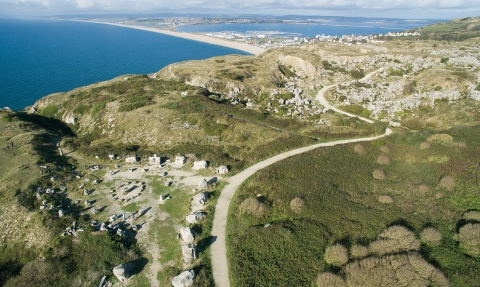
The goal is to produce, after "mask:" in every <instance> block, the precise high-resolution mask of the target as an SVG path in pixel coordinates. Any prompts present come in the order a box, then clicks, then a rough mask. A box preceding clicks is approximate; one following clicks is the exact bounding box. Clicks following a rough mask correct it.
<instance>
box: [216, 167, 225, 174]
mask: <svg viewBox="0 0 480 287" xmlns="http://www.w3.org/2000/svg"><path fill="white" fill-rule="evenodd" d="M216 172H217V173H218V174H227V173H228V167H227V166H226V165H221V166H219V167H218V168H217V169H216Z"/></svg>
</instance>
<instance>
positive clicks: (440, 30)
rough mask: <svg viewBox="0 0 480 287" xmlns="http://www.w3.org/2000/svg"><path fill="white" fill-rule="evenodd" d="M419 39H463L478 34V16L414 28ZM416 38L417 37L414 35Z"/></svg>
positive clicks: (475, 36) (479, 32) (479, 18)
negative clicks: (417, 32)
mask: <svg viewBox="0 0 480 287" xmlns="http://www.w3.org/2000/svg"><path fill="white" fill-rule="evenodd" d="M416 30H417V31H419V32H420V33H421V36H420V39H425V40H439V41H456V42H458V41H465V40H467V39H471V38H477V37H479V36H480V17H467V18H459V19H454V20H451V21H448V22H442V23H437V24H433V25H429V26H425V27H422V28H419V29H416ZM415 38H418V37H415Z"/></svg>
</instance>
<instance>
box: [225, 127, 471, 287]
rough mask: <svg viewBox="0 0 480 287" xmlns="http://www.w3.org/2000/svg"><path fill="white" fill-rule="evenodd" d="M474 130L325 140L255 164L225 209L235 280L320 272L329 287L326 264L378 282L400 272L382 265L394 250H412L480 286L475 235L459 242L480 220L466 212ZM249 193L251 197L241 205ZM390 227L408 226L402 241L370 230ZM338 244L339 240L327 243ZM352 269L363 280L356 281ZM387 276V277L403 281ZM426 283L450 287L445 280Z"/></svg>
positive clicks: (270, 281)
mask: <svg viewBox="0 0 480 287" xmlns="http://www.w3.org/2000/svg"><path fill="white" fill-rule="evenodd" d="M479 131H480V130H479V127H478V126H475V127H467V126H456V127H454V128H451V129H449V130H444V131H433V130H423V131H421V132H415V133H412V132H405V131H404V132H401V131H397V133H396V134H394V135H393V136H391V137H388V138H386V139H382V140H378V141H374V142H371V143H363V144H356V145H353V144H352V145H346V146H337V147H332V148H322V149H318V150H315V151H313V152H310V153H307V154H304V155H299V156H295V157H293V158H290V159H287V160H284V161H282V162H280V163H277V164H275V165H273V166H272V167H269V168H266V169H264V170H261V171H260V172H258V173H257V174H255V175H254V176H253V177H252V178H250V179H249V180H248V181H247V182H246V183H245V184H244V185H243V186H242V187H241V189H240V190H239V191H237V194H236V196H235V200H234V202H233V204H232V205H231V207H230V216H229V219H228V235H227V238H228V258H229V260H230V263H229V264H230V270H231V271H230V272H231V274H232V275H231V279H232V283H233V285H234V286H253V285H262V286H288V285H291V286H312V285H314V284H315V282H317V276H319V275H320V274H322V275H321V276H323V277H320V278H323V279H319V281H318V282H319V283H318V284H319V285H318V286H333V285H329V283H325V282H330V284H333V283H331V282H333V281H325V282H324V280H327V279H325V278H326V277H329V276H330V275H331V274H330V275H328V274H327V275H325V274H324V272H329V273H332V274H334V275H335V276H337V277H338V278H337V277H335V278H337V279H338V280H340V281H342V282H343V281H345V282H346V284H347V285H348V286H385V284H386V283H385V282H387V281H385V280H387V279H386V278H384V279H382V280H383V283H380V282H377V283H375V280H379V279H378V278H381V277H380V276H387V277H388V276H400V275H398V274H401V273H399V271H396V272H397V275H395V272H394V274H393V275H392V274H391V273H389V272H391V271H389V270H388V269H382V268H384V267H380V266H387V265H381V264H400V263H398V262H400V261H401V260H404V259H402V257H401V256H403V255H400V254H410V255H408V256H417V255H414V254H419V256H420V257H418V260H420V261H422V262H423V260H425V263H418V264H423V266H425V268H427V267H428V266H431V267H428V268H435V269H437V270H439V271H438V272H441V273H442V274H444V275H445V276H446V278H447V280H448V281H449V282H450V284H451V286H479V285H478V284H479V282H480V278H479V277H478V272H477V271H478V270H480V260H479V257H478V256H479V255H480V253H477V251H476V250H478V247H479V246H480V241H479V238H478V236H477V237H476V238H475V237H471V238H470V237H468V238H470V239H467V237H465V238H463V239H460V240H459V238H460V237H459V235H458V234H459V231H460V230H462V228H464V226H467V225H468V224H473V225H474V226H475V228H477V227H480V225H479V221H478V220H479V218H476V219H474V218H472V217H469V216H465V214H467V213H469V212H470V213H471V212H472V211H475V212H477V213H476V214H480V213H478V211H480V201H479V200H478V198H479V195H480V194H479V192H478V188H477V186H478V185H479V183H480V182H479V179H478V173H479V172H480V170H479V166H478V158H479V156H480V154H478V150H479V146H478V142H479V138H478V135H479V134H480V132H479ZM248 201H252V202H253V201H255V203H252V202H249V203H250V204H249V205H248V206H250V208H247V207H246V206H247V205H246V204H247V202H248ZM392 226H402V227H405V228H406V231H404V235H400V237H395V238H403V239H398V240H399V241H398V242H397V241H395V240H393V239H392V241H386V240H385V239H383V241H381V242H380V243H379V242H378V239H377V237H378V236H379V235H380V234H381V233H382V231H383V230H385V229H386V228H388V227H392ZM426 228H433V229H434V230H435V231H438V236H439V239H437V241H435V242H432V241H430V240H429V238H430V237H428V235H426V234H428V232H429V231H426V233H425V232H424V231H425V229H426ZM433 233H435V232H433ZM405 234H406V235H405ZM408 234H412V235H408ZM435 234H437V233H435ZM395 236H399V235H395ZM408 236H411V238H412V239H409V240H411V243H408V244H413V243H415V244H419V243H421V245H420V244H419V245H418V247H410V245H406V242H405V241H402V240H406V238H407V237H408ZM415 238H416V239H415ZM462 240H466V241H468V242H469V243H468V244H467V243H466V242H462ZM375 241H377V242H375ZM337 244H339V245H341V246H343V247H344V248H343V249H342V248H340V249H339V250H336V251H332V249H329V248H330V247H334V246H336V245H337ZM407 246H408V247H407ZM335 248H337V247H335ZM329 252H330V253H329ZM412 252H414V253H412ZM415 252H418V253H415ZM415 258H417V257H415ZM422 258H423V259H422ZM398 260H400V261H398ZM410 260H411V259H410ZM367 261H368V262H369V263H367ZM387 261H388V262H392V263H385V262H387ZM393 261H396V262H397V263H393ZM382 262H383V263H382ZM355 264H357V265H355ZM358 264H360V265H358ZM368 264H370V265H368ZM376 264H380V265H376ZM402 264H404V263H402ZM355 266H357V267H355ZM367 266H370V268H373V269H371V272H377V273H375V274H377V275H376V276H373V277H368V276H369V275H367V274H368V272H370V271H368V270H367V269H362V268H367ZM394 266H395V265H394ZM355 268H359V269H358V271H355V272H360V274H363V275H364V276H366V277H365V278H367V279H368V278H369V279H368V280H367V279H365V278H364V279H365V280H366V281H362V282H363V283H362V282H360V281H358V280H359V278H360V277H358V276H359V274H357V273H355V272H354V271H353V270H354V269H355ZM395 268H396V267H395ZM422 268H423V267H422ZM355 270H356V269H355ZM375 270H376V271H375ZM415 270H416V271H415ZM415 270H414V271H408V272H412V273H410V275H408V276H407V275H405V274H404V275H405V276H406V277H398V278H403V279H405V280H407V282H408V280H410V281H411V280H413V277H409V276H414V274H415V272H420V273H421V272H425V271H422V270H420V269H415ZM432 270H433V269H432ZM352 272H354V273H352ZM405 272H407V270H405ZM435 272H437V271H435ZM380 274H384V275H380ZM407 274H408V273H407ZM438 274H439V275H438V276H440V277H441V276H443V275H441V274H440V273H438ZM402 276H403V275H402ZM324 277H325V278H324ZM330 277H331V276H330ZM440 277H438V278H440ZM375 278H377V279H375ZM364 279H362V280H364ZM328 280H330V279H328ZM389 280H390V279H389ZM432 280H433V279H432ZM435 280H436V279H435ZM435 280H434V281H435ZM439 280H440V279H439ZM321 282H323V283H321ZM355 282H356V283H355ZM394 282H397V283H394ZM394 282H392V283H391V285H390V283H389V284H387V285H388V286H403V285H401V284H400V283H398V281H396V279H395V280H394ZM412 282H413V281H411V282H410V284H413V283H412ZM432 282H433V281H432ZM441 282H443V283H441ZM322 284H324V285H322ZM344 284H345V283H344ZM398 284H400V285H398ZM419 284H420V283H419ZM429 284H432V285H428V286H448V285H445V284H447V283H445V281H442V280H440V281H437V283H429ZM335 286H337V285H335ZM338 286H342V285H338ZM343 286H345V285H343ZM408 286H411V285H408Z"/></svg>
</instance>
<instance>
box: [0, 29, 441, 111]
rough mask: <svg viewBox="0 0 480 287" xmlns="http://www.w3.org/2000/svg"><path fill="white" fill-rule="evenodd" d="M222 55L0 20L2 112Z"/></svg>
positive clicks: (126, 32)
mask: <svg viewBox="0 0 480 287" xmlns="http://www.w3.org/2000/svg"><path fill="white" fill-rule="evenodd" d="M431 22H435V21H428V22H420V23H417V22H413V23H412V22H405V21H401V20H399V21H393V22H392V21H379V20H375V21H367V22H345V21H343V22H335V21H331V22H327V23H318V24H297V25H296V24H221V25H220V24H218V25H195V26H183V27H179V28H178V30H179V31H184V32H220V31H226V30H228V31H237V32H242V33H245V32H246V31H279V32H283V33H285V34H284V35H288V34H290V36H302V37H314V36H315V35H317V34H325V35H339V36H341V35H343V34H362V35H366V34H374V33H386V32H388V31H399V30H405V29H410V28H414V27H418V26H422V25H428V24H430V23H431ZM226 54H243V55H245V54H247V53H245V52H242V51H238V50H233V49H230V48H225V47H220V46H215V45H210V44H206V43H201V42H196V41H190V40H185V39H181V38H176V37H172V36H167V35H162V34H158V33H152V32H148V31H142V30H136V29H129V28H123V27H117V26H111V25H104V24H95V23H84V22H74V21H61V20H19V19H0V107H5V106H8V107H10V108H11V109H14V110H19V109H24V108H25V107H26V106H29V105H32V104H33V103H35V101H36V100H38V99H39V98H41V97H44V96H46V95H48V94H51V93H56V92H66V91H70V90H72V89H74V88H76V87H80V86H85V85H89V84H93V83H96V82H100V81H105V80H109V79H112V78H114V77H117V76H120V75H124V74H148V73H153V72H156V71H159V70H160V69H161V68H163V67H165V66H167V65H169V64H171V63H175V62H180V61H185V60H193V59H197V60H198V59H206V58H209V57H213V56H219V55H226Z"/></svg>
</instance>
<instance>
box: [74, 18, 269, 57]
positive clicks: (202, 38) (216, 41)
mask: <svg viewBox="0 0 480 287" xmlns="http://www.w3.org/2000/svg"><path fill="white" fill-rule="evenodd" d="M73 21H78V22H87V23H96V24H105V25H112V26H118V27H124V28H131V29H137V30H143V31H148V32H153V33H159V34H164V35H169V36H173V37H178V38H183V39H187V40H193V41H198V42H203V43H207V44H212V45H217V46H223V47H227V48H231V49H235V50H240V51H244V52H247V53H250V54H252V55H259V54H261V53H263V52H264V51H265V49H263V48H260V47H257V46H252V45H248V44H244V43H240V42H235V41H228V40H224V39H220V38H216V37H210V36H206V35H201V34H192V33H184V32H174V31H170V30H166V29H160V28H154V27H146V26H139V25H125V24H118V23H109V22H98V21H87V20H73Z"/></svg>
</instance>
